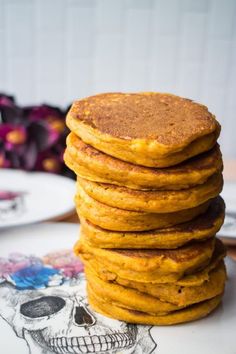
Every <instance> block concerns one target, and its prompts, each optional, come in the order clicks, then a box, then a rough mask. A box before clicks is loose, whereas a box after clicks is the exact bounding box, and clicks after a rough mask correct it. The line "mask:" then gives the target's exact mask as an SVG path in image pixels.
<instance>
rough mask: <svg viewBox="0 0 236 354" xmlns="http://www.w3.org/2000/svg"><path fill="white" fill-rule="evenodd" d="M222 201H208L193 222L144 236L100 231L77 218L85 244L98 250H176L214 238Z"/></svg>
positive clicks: (135, 233) (140, 233)
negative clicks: (207, 205) (205, 209)
mask: <svg viewBox="0 0 236 354" xmlns="http://www.w3.org/2000/svg"><path fill="white" fill-rule="evenodd" d="M224 214H225V205H224V201H223V199H222V198H221V197H217V198H215V199H213V200H212V201H211V204H210V206H209V208H208V209H207V211H206V212H205V213H204V214H202V215H200V216H198V217H196V218H195V219H193V220H191V221H189V222H186V223H183V224H179V225H176V226H174V227H171V228H165V229H157V230H151V231H145V232H119V231H110V230H105V229H102V228H100V227H99V226H96V225H94V224H92V223H91V222H89V221H88V220H86V219H84V218H83V217H82V216H81V217H80V223H81V232H82V235H83V237H84V238H85V241H86V242H87V243H88V244H89V245H91V246H93V247H98V248H177V247H180V246H183V245H184V244H186V243H188V242H190V241H193V240H205V239H207V238H210V237H213V236H214V235H215V234H216V233H217V232H218V231H219V229H220V227H221V226H222V224H223V222H224Z"/></svg>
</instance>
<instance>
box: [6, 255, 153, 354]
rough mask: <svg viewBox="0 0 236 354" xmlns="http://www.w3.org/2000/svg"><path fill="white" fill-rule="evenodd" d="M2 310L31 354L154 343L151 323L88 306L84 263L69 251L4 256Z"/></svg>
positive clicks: (141, 348)
mask: <svg viewBox="0 0 236 354" xmlns="http://www.w3.org/2000/svg"><path fill="white" fill-rule="evenodd" d="M0 316H1V317H2V318H3V319H4V320H5V321H6V322H7V323H8V324H9V325H10V326H11V327H12V328H13V330H14V332H15V334H16V335H17V336H18V337H20V338H24V339H25V340H26V342H27V344H28V348H29V353H30V354H50V353H66V354H67V353H79V354H80V353H107V354H118V353H119V354H121V353H122V354H131V353H133V354H141V353H144V354H149V353H154V352H155V348H156V343H155V342H154V340H153V338H152V336H151V334H150V329H151V327H150V326H136V325H133V324H127V323H125V322H121V321H117V320H113V319H110V318H107V317H104V316H102V315H100V314H98V313H96V312H94V311H93V310H92V309H91V308H90V306H89V304H88V302H87V299H86V292H85V278H84V273H83V266H82V264H81V263H80V261H79V260H78V259H77V258H76V257H74V256H73V254H72V253H71V252H70V251H61V252H56V253H53V254H50V255H47V256H45V257H43V258H38V257H34V256H23V255H19V254H13V255H10V256H9V258H7V259H6V258H4V259H3V258H2V259H0Z"/></svg>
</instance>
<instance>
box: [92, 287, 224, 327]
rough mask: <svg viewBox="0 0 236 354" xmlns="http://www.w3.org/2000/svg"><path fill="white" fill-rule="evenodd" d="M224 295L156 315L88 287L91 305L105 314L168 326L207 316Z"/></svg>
mask: <svg viewBox="0 0 236 354" xmlns="http://www.w3.org/2000/svg"><path fill="white" fill-rule="evenodd" d="M221 299H222V295H218V296H216V297H214V298H212V299H210V300H206V301H203V302H200V303H198V304H194V305H192V306H189V307H186V308H184V309H182V310H177V311H174V312H170V313H168V314H166V315H154V314H149V313H146V312H141V311H135V310H130V309H126V308H124V307H121V306H117V304H116V303H115V304H114V303H113V302H110V303H107V301H104V299H103V298H101V297H98V296H96V295H95V294H94V292H92V291H91V289H88V301H89V304H90V306H91V307H92V308H93V309H94V310H95V311H96V312H99V313H101V314H102V315H104V316H108V317H111V318H115V319H117V320H120V321H125V322H128V323H137V324H144V325H157V326H167V325H174V324H178V323H184V322H190V321H195V320H197V319H200V318H202V317H205V316H207V315H208V314H209V313H211V312H212V311H213V310H214V309H215V308H216V307H217V306H218V305H219V304H220V302H221Z"/></svg>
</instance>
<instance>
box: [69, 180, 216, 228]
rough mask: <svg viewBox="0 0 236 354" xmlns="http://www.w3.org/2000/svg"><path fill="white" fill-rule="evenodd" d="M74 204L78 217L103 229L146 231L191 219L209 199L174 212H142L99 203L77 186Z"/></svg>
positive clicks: (200, 212) (198, 213) (206, 206)
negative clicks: (193, 206) (192, 206)
mask: <svg viewBox="0 0 236 354" xmlns="http://www.w3.org/2000/svg"><path fill="white" fill-rule="evenodd" d="M75 204H76V209H77V212H78V215H79V217H81V216H82V217H84V218H85V219H87V220H89V221H90V222H91V223H93V224H95V225H98V226H100V227H102V228H103V229H108V230H113V231H146V230H154V229H160V228H164V227H169V226H173V225H177V224H180V223H183V222H186V221H189V220H192V219H194V218H195V217H196V216H198V215H200V214H202V213H204V212H205V211H206V210H207V208H208V206H209V204H210V201H207V202H205V203H204V204H202V205H199V206H197V207H195V208H191V209H186V210H181V211H178V212H175V213H165V214H163V213H162V214H157V213H144V212H138V211H130V210H124V209H119V208H114V207H110V206H108V205H106V204H103V203H100V202H98V201H96V200H95V199H93V198H91V197H90V196H89V195H88V194H87V193H85V191H84V190H83V189H82V188H80V186H77V194H76V196H75Z"/></svg>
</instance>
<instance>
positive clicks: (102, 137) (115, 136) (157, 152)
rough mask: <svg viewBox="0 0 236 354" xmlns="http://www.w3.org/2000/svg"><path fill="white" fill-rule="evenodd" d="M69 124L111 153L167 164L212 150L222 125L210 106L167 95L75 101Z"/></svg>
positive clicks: (143, 162)
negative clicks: (209, 108)
mask: <svg viewBox="0 0 236 354" xmlns="http://www.w3.org/2000/svg"><path fill="white" fill-rule="evenodd" d="M66 121H67V125H68V127H69V128H70V130H71V131H73V132H74V133H75V134H76V135H78V136H79V137H80V138H81V139H82V140H83V141H84V142H85V143H87V144H89V145H91V146H93V147H95V148H96V149H98V150H100V151H103V152H105V153H106V154H108V155H111V156H114V157H117V158H119V159H121V160H124V161H128V162H131V163H134V164H138V165H143V166H149V167H168V166H173V165H176V164H178V163H180V162H182V161H185V160H187V159H189V158H190V157H193V156H196V155H199V154H200V153H202V152H205V151H208V150H210V149H211V148H212V147H213V146H214V145H215V143H216V140H217V138H218V136H219V133H220V125H219V123H218V122H217V121H216V119H215V117H214V116H213V115H212V114H211V113H210V112H209V111H208V109H207V107H205V106H203V105H200V104H198V103H195V102H193V101H191V100H189V99H185V98H181V97H178V96H175V95H171V94H164V93H154V92H148V93H133V94H131V93H126V94H125V93H105V94H100V95H96V96H91V97H88V98H85V99H82V100H79V101H76V102H74V104H73V105H72V107H71V109H70V111H69V112H68V114H67V119H66Z"/></svg>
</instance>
